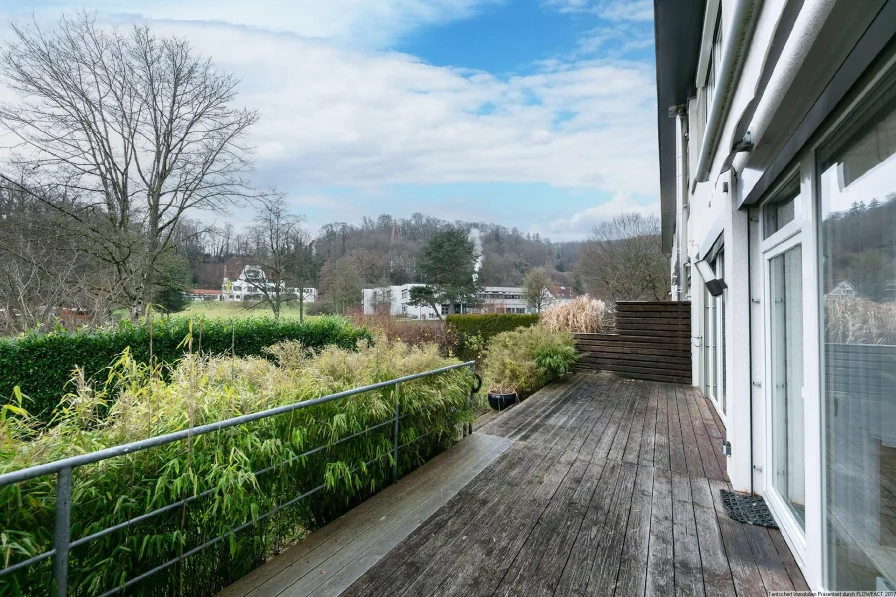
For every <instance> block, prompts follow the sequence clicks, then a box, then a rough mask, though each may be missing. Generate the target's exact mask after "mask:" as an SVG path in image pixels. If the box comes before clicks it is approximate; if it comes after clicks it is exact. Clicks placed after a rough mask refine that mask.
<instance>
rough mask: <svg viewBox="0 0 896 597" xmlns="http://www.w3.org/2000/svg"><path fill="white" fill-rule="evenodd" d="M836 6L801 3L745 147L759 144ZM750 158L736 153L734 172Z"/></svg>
mask: <svg viewBox="0 0 896 597" xmlns="http://www.w3.org/2000/svg"><path fill="white" fill-rule="evenodd" d="M836 3H837V0H817V1H815V2H806V3H805V4H803V8H802V10H800V14H799V16H797V18H796V20H795V21H794V23H793V28H792V29H791V31H790V35H789V36H788V37H787V43H786V44H785V45H784V48H783V50H781V55H780V57H779V58H778V62H777V64H776V65H775V70H774V72H773V73H772V76H771V78H770V79H769V81H768V85H767V86H766V88H765V91H764V92H763V94H762V98H761V99H760V100H759V105H757V106H756V111H755V112H754V113H753V118H752V120H751V121H750V126H749V127H748V128H747V133H746V135H745V136H744V139H743V146H744V147H746V148H751V147H755V146H756V145H757V144H758V143H759V142H761V141H762V137H763V136H764V135H765V133H766V131H768V127H769V125H770V124H771V121H772V118H774V116H775V113H776V112H777V110H778V108H779V107H780V106H781V101H782V100H783V99H784V95H785V94H786V93H787V91H788V90H789V89H790V85H791V84H792V83H793V79H794V77H796V74H797V72H799V69H800V66H801V65H802V64H803V62H804V61H805V59H806V55H807V54H808V53H809V50H810V49H811V48H812V45H813V44H814V43H815V38H816V37H818V32H819V31H821V26H822V25H823V24H824V22H825V20H827V18H828V15H830V13H831V10H832V9H833V8H834V5H835V4H836ZM749 157H750V153H749V151H742V152H740V153H738V154H737V156H735V158H734V161H733V162H732V164H733V167H734V170H735V171H736V172H738V173H739V172H743V169H744V167H745V166H746V165H747V160H748V159H749Z"/></svg>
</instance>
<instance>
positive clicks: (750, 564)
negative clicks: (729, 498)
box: [707, 480, 766, 597]
mask: <svg viewBox="0 0 896 597" xmlns="http://www.w3.org/2000/svg"><path fill="white" fill-rule="evenodd" d="M707 483H708V485H709V489H710V493H711V494H712V505H713V507H714V508H715V511H716V520H717V521H718V523H719V531H720V533H721V535H722V545H723V546H724V547H725V556H726V557H727V559H728V566H729V568H730V569H731V576H732V578H733V580H734V588H735V590H736V591H737V594H738V597H741V596H748V597H759V596H761V595H766V591H765V585H764V583H763V581H762V575H760V574H759V568H758V566H757V565H756V560H755V559H754V558H753V552H752V550H751V549H750V543H749V541H747V537H746V535H745V534H744V525H742V524H740V523H737V522H734V521H733V520H731V519H730V518H729V517H728V513H727V512H726V511H725V506H724V505H722V497H721V494H720V493H719V491H720V490H722V489H725V490H730V485H728V483H725V482H723V481H717V480H709V481H707Z"/></svg>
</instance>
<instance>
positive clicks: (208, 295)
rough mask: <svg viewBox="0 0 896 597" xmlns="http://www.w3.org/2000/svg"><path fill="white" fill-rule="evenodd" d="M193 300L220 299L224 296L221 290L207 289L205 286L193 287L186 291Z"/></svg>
mask: <svg viewBox="0 0 896 597" xmlns="http://www.w3.org/2000/svg"><path fill="white" fill-rule="evenodd" d="M185 294H186V295H187V298H188V299H190V300H191V301H220V300H223V296H222V294H221V291H220V290H207V289H205V288H193V289H192V290H188V291H187V292H186V293H185Z"/></svg>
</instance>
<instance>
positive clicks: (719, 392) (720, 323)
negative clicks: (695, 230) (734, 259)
mask: <svg viewBox="0 0 896 597" xmlns="http://www.w3.org/2000/svg"><path fill="white" fill-rule="evenodd" d="M712 269H713V273H715V275H716V278H719V279H720V280H724V279H725V253H724V251H722V250H719V252H718V254H717V255H716V258H715V260H714V261H713V263H712ZM727 295H728V291H727V290H726V291H724V292H722V294H721V295H720V296H717V297H715V299H714V300H715V304H716V305H715V310H716V320H717V324H716V329H717V330H718V337H719V340H718V342H717V344H718V348H717V350H716V359H717V360H718V363H717V365H716V372H715V373H714V375H717V376H718V383H717V384H716V386H717V387H716V400H717V401H718V402H719V405H720V406H721V407H722V412H723V413H726V412H728V404H727V401H726V397H725V377H726V375H725V374H726V369H725V297H726V296H727Z"/></svg>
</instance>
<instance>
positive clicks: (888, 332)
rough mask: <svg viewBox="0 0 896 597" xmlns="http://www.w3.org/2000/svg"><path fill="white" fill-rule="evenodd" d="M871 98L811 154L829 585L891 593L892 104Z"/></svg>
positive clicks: (895, 315) (895, 539) (894, 415)
mask: <svg viewBox="0 0 896 597" xmlns="http://www.w3.org/2000/svg"><path fill="white" fill-rule="evenodd" d="M881 104H883V105H885V108H884V109H883V110H881V111H878V113H877V114H876V115H873V116H872V117H871V118H870V119H867V120H865V118H864V116H866V115H868V114H869V113H871V114H873V111H872V110H867V111H859V110H857V111H856V113H857V115H858V118H857V120H859V122H856V123H855V124H854V125H851V126H846V127H843V128H844V129H845V130H843V131H842V133H841V132H840V131H838V133H840V134H838V135H837V136H836V137H837V138H836V139H835V140H834V141H832V142H831V143H830V144H829V145H830V148H829V149H828V148H822V149H821V150H820V151H819V154H818V158H819V163H818V172H819V175H818V187H819V193H820V197H821V206H820V208H821V209H820V220H821V221H820V231H819V245H820V247H819V248H820V260H821V263H820V270H821V288H820V289H819V290H820V294H821V296H820V303H821V304H820V308H821V311H822V328H821V329H822V331H823V335H822V338H821V343H822V350H821V364H822V366H821V383H822V394H823V396H822V400H823V416H824V422H823V441H824V446H825V452H824V454H825V456H824V465H823V472H824V475H825V483H824V491H825V503H824V526H825V535H826V537H827V540H826V542H825V543H826V551H825V570H826V575H825V576H826V580H825V585H826V588H827V589H831V590H835V589H850V590H869V591H874V590H878V591H881V590H888V591H892V590H894V589H896V103H894V101H893V100H890V102H889V105H887V104H886V103H885V102H879V103H877V104H876V105H878V106H879V105H881ZM862 120H865V122H862Z"/></svg>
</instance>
